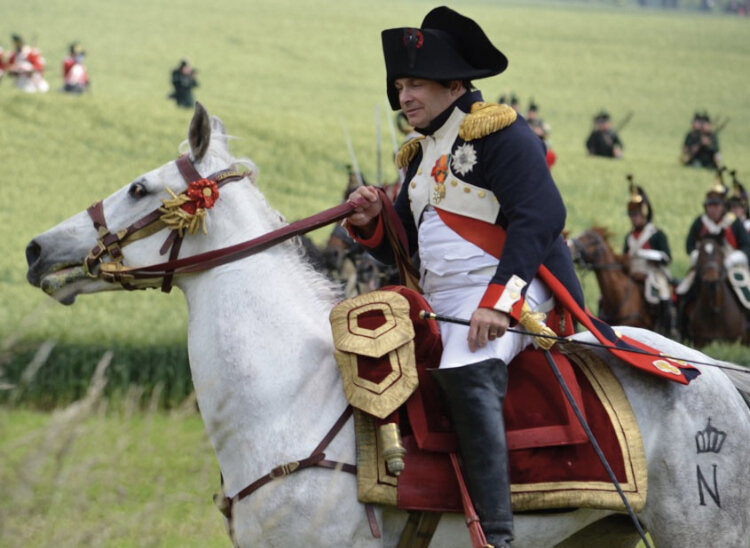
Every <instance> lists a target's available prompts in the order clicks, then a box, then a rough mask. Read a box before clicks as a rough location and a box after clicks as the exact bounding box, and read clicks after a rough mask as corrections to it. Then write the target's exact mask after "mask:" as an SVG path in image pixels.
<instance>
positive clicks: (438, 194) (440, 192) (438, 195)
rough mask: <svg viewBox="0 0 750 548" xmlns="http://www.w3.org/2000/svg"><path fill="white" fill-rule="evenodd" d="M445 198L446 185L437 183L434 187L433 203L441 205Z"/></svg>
mask: <svg viewBox="0 0 750 548" xmlns="http://www.w3.org/2000/svg"><path fill="white" fill-rule="evenodd" d="M443 198H445V183H435V186H434V187H432V201H433V202H434V203H436V204H439V203H440V201H441V200H442V199H443Z"/></svg>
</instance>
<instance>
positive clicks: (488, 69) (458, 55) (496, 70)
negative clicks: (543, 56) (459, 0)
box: [381, 6, 508, 110]
mask: <svg viewBox="0 0 750 548" xmlns="http://www.w3.org/2000/svg"><path fill="white" fill-rule="evenodd" d="M381 38H382V41H383V56H384V57H385V70H386V91H387V93H388V101H389V102H390V104H391V108H392V109H393V110H398V109H399V108H401V107H400V105H399V102H398V92H397V91H396V88H395V86H394V82H395V81H396V79H397V78H404V77H411V78H424V79H426V80H436V81H441V82H444V81H449V80H475V79H478V78H487V77H489V76H495V75H496V74H500V73H501V72H502V71H504V70H505V69H506V67H507V66H508V59H507V58H506V57H505V55H503V54H502V52H501V51H500V50H498V49H497V48H496V47H495V46H493V45H492V42H490V39H489V38H487V35H486V34H485V33H484V31H483V30H482V28H481V27H480V26H479V25H478V24H477V23H476V22H475V21H474V20H473V19H469V18H468V17H465V16H463V15H461V14H460V13H458V12H456V11H453V10H452V9H450V8H447V7H445V6H441V7H439V8H435V9H433V10H432V11H430V12H429V13H428V14H427V15H426V16H425V18H424V21H422V27H421V28H410V27H401V28H395V29H386V30H384V31H383V32H382V33H381Z"/></svg>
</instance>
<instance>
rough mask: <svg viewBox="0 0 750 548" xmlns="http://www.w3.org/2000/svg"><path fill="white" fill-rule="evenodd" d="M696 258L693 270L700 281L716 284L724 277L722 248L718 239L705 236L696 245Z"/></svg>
mask: <svg viewBox="0 0 750 548" xmlns="http://www.w3.org/2000/svg"><path fill="white" fill-rule="evenodd" d="M696 249H697V250H698V258H697V259H696V262H695V272H696V275H697V277H698V280H700V281H701V282H705V283H709V284H716V283H718V282H720V281H722V280H723V279H724V278H725V277H726V271H725V268H724V250H723V248H722V243H721V241H720V240H718V239H716V238H712V237H710V236H709V237H705V238H703V239H701V240H700V241H699V242H698V245H697V247H696Z"/></svg>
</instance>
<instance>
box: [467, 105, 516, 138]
mask: <svg viewBox="0 0 750 548" xmlns="http://www.w3.org/2000/svg"><path fill="white" fill-rule="evenodd" d="M517 116H518V115H517V114H516V111H515V110H513V109H512V108H511V107H509V106H508V105H505V104H502V105H500V104H498V103H483V102H481V101H478V102H476V103H474V104H473V105H471V113H470V114H468V115H467V116H466V118H464V120H463V122H461V127H460V128H459V130H458V136H459V137H461V139H463V140H464V141H471V140H473V139H479V138H480V137H486V136H487V135H489V134H491V133H495V132H496V131H500V130H501V129H504V128H506V127H508V126H509V125H511V124H512V123H513V122H515V121H516V118H517Z"/></svg>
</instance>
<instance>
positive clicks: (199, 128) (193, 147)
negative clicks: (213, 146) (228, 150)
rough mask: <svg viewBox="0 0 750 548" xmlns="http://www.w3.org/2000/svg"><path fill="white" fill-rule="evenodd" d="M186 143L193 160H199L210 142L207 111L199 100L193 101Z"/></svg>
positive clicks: (209, 125) (209, 122)
mask: <svg viewBox="0 0 750 548" xmlns="http://www.w3.org/2000/svg"><path fill="white" fill-rule="evenodd" d="M188 143H190V153H191V155H192V157H193V162H200V161H201V159H202V158H203V156H204V155H205V154H206V151H207V150H208V145H209V144H210V143H211V120H210V118H209V116H208V112H207V111H206V109H205V108H204V107H203V105H201V104H200V103H199V102H196V103H195V113H193V119H192V120H191V121H190V129H189V130H188Z"/></svg>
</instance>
